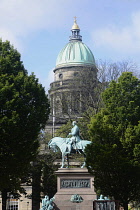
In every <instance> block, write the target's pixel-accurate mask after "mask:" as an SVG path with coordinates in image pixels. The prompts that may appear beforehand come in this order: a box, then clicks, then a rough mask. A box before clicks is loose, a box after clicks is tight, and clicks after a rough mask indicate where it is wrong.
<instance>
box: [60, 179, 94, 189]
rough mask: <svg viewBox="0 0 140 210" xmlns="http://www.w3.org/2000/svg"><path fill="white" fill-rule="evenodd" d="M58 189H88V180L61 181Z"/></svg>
mask: <svg viewBox="0 0 140 210" xmlns="http://www.w3.org/2000/svg"><path fill="white" fill-rule="evenodd" d="M60 188H90V179H61V180H60Z"/></svg>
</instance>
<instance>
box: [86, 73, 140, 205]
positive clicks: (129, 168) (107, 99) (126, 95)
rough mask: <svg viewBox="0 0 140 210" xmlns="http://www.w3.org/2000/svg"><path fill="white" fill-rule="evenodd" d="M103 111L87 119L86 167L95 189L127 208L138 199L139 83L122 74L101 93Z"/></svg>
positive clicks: (128, 74)
mask: <svg viewBox="0 0 140 210" xmlns="http://www.w3.org/2000/svg"><path fill="white" fill-rule="evenodd" d="M103 101H104V104H105V108H103V109H101V111H100V112H99V113H97V114H96V115H95V116H94V117H92V118H91V123H90V125H89V130H90V137H91V140H92V144H91V145H88V146H87V148H86V155H87V160H86V163H87V167H88V169H89V171H90V172H91V173H92V174H94V177H95V183H94V184H95V188H96V190H99V191H100V193H101V194H103V195H106V196H110V197H114V199H116V200H119V201H120V203H121V205H122V206H123V207H124V208H125V209H127V208H128V203H129V202H130V201H135V200H137V199H138V198H139V196H140V80H138V79H137V78H136V77H135V76H133V75H132V73H130V72H125V73H122V75H121V76H120V78H119V79H118V81H112V82H111V83H110V85H109V88H107V89H106V90H105V91H104V93H103Z"/></svg>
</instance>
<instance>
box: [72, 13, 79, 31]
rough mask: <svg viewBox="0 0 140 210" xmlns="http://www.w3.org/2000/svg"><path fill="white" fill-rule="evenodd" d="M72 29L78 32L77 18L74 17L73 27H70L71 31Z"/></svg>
mask: <svg viewBox="0 0 140 210" xmlns="http://www.w3.org/2000/svg"><path fill="white" fill-rule="evenodd" d="M73 29H76V30H77V29H78V30H80V28H79V26H78V25H77V17H76V16H75V17H74V24H73V26H72V30H73Z"/></svg>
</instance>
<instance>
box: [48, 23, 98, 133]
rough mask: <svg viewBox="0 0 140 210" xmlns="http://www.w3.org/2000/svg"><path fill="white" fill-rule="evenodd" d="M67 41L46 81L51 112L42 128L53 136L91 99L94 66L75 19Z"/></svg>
mask: <svg viewBox="0 0 140 210" xmlns="http://www.w3.org/2000/svg"><path fill="white" fill-rule="evenodd" d="M71 33H72V35H71V36H70V39H69V42H68V43H67V44H66V45H65V46H64V48H63V49H62V50H61V51H60V53H59V54H58V57H57V60H56V67H55V69H54V82H52V83H51V84H50V90H49V97H50V105H51V114H50V119H49V121H48V125H47V127H46V130H47V131H48V132H49V133H52V136H53V135H54V133H55V131H56V129H58V128H59V127H60V126H61V125H63V124H65V123H66V122H67V121H68V120H69V119H72V120H77V119H78V118H80V117H81V116H82V113H83V112H84V111H85V110H86V108H87V107H88V105H89V104H90V100H93V98H94V91H93V86H95V84H96V82H97V68H96V66H95V59H94V56H93V53H92V52H91V50H90V49H89V48H88V47H87V46H86V45H85V44H84V43H83V42H82V36H81V35H80V28H79V26H78V25H77V22H76V19H75V20H74V24H73V26H72V29H71Z"/></svg>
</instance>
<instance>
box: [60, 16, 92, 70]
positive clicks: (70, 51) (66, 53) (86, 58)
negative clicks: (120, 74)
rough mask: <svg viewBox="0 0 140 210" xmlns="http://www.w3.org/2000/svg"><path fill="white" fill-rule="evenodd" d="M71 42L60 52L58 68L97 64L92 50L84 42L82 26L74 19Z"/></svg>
mask: <svg viewBox="0 0 140 210" xmlns="http://www.w3.org/2000/svg"><path fill="white" fill-rule="evenodd" d="M71 31H72V36H71V37H70V42H69V43H68V44H66V45H65V46H64V48H63V49H62V50H61V51H60V53H59V54H58V57H57V60H56V68H59V67H63V66H74V65H92V66H93V65H95V59H94V56H93V54H92V52H91V50H90V49H89V48H88V47H87V46H86V45H85V44H84V43H83V42H82V36H81V35H80V28H79V26H78V25H77V23H76V20H75V21H74V25H73V26H72V30H71Z"/></svg>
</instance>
